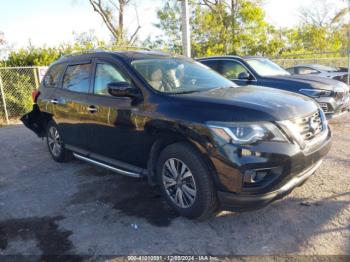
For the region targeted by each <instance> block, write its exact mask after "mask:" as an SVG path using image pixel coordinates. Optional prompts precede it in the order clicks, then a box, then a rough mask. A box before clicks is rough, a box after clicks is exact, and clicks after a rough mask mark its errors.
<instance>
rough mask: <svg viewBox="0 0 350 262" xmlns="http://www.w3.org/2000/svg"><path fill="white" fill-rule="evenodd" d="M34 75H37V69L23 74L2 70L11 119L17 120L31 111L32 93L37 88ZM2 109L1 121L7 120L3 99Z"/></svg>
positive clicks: (0, 101) (0, 105)
mask: <svg viewBox="0 0 350 262" xmlns="http://www.w3.org/2000/svg"><path fill="white" fill-rule="evenodd" d="M34 74H36V71H35V69H28V70H25V71H23V72H19V71H17V70H11V69H9V70H7V69H6V70H0V78H1V80H2V84H3V88H4V94H5V99H6V107H7V111H8V114H9V117H10V118H17V117H19V116H22V115H23V114H25V113H26V112H28V111H30V109H31V107H32V105H33V101H32V99H31V93H32V90H33V87H35V86H36V85H35V77H34ZM0 96H1V95H0ZM0 99H1V97H0ZM0 108H1V110H0V119H5V117H4V111H3V110H2V109H3V104H2V99H1V100H0Z"/></svg>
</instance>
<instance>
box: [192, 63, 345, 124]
mask: <svg viewBox="0 0 350 262" xmlns="http://www.w3.org/2000/svg"><path fill="white" fill-rule="evenodd" d="M198 61H200V62H201V63H203V64H205V65H207V66H209V67H210V68H212V69H214V70H215V71H217V72H219V73H220V74H222V75H223V76H225V77H226V78H228V79H230V80H231V81H233V82H234V83H236V84H238V85H240V86H245V85H256V86H266V87H272V88H277V89H282V90H286V91H290V92H296V93H299V94H303V95H306V96H308V97H311V98H313V99H315V100H316V101H317V102H318V103H319V104H320V106H321V107H322V109H323V111H324V112H325V113H326V116H327V118H332V117H335V116H340V115H342V114H343V113H346V112H348V111H349V110H350V98H349V87H348V86H347V85H346V84H344V83H342V82H340V81H337V80H333V79H328V78H324V77H320V76H314V75H291V74H290V73H289V72H288V71H286V70H284V69H283V68H281V67H280V66H279V65H277V64H275V63H274V62H272V61H271V60H269V59H267V58H264V57H239V56H216V57H207V58H200V59H198Z"/></svg>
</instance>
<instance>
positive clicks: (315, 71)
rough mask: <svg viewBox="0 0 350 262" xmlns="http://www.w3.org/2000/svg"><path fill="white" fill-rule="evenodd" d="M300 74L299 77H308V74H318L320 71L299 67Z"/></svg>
mask: <svg viewBox="0 0 350 262" xmlns="http://www.w3.org/2000/svg"><path fill="white" fill-rule="evenodd" d="M297 70H298V74H299V75H308V74H317V73H318V71H317V70H315V69H312V68H310V67H298V68H297Z"/></svg>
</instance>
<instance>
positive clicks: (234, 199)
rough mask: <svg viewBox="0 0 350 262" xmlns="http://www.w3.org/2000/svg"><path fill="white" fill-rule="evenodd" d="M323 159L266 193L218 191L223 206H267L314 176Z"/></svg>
mask: <svg viewBox="0 0 350 262" xmlns="http://www.w3.org/2000/svg"><path fill="white" fill-rule="evenodd" d="M321 163H322V160H319V161H318V162H317V163H316V164H315V165H313V166H312V167H311V168H309V169H307V170H306V171H304V172H302V173H301V174H298V175H296V176H294V177H293V178H292V179H290V180H289V181H288V182H287V183H286V184H284V185H283V186H281V187H280V188H279V189H277V190H275V191H273V192H269V193H266V194H256V195H238V194H233V193H227V192H220V191H219V192H218V198H219V202H220V205H221V208H222V209H224V210H231V211H249V210H254V209H258V208H262V207H265V206H267V205H268V204H270V203H271V202H273V201H276V200H278V199H281V198H283V197H284V196H286V195H288V194H289V193H290V192H292V190H293V189H294V188H296V187H298V186H300V185H302V184H303V183H304V182H305V181H306V180H307V179H308V178H309V177H310V176H312V175H313V174H314V173H315V171H316V170H317V168H318V167H319V166H320V165H321Z"/></svg>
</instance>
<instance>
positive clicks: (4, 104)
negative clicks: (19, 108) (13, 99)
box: [0, 74, 10, 124]
mask: <svg viewBox="0 0 350 262" xmlns="http://www.w3.org/2000/svg"><path fill="white" fill-rule="evenodd" d="M0 94H1V97H2V104H3V106H4V112H5V118H6V123H7V124H10V121H9V116H8V114H7V107H6V99H5V92H4V86H3V84H2V78H1V74H0Z"/></svg>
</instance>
